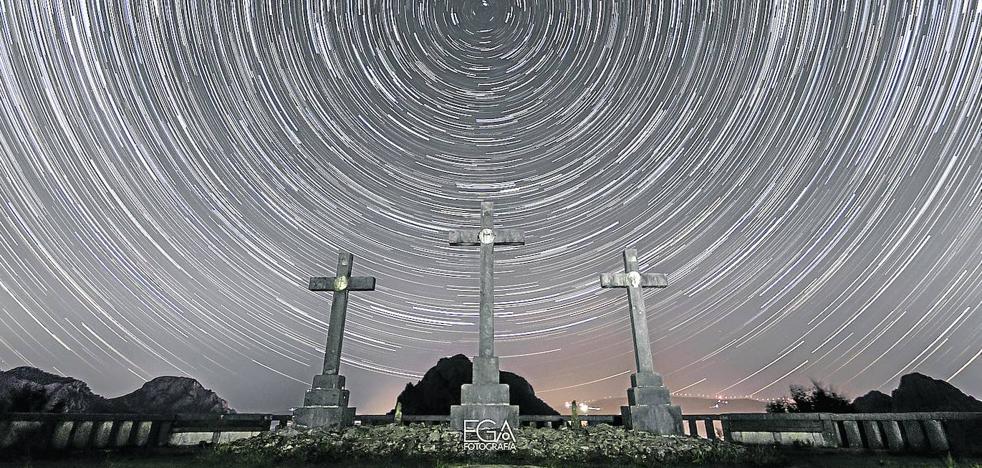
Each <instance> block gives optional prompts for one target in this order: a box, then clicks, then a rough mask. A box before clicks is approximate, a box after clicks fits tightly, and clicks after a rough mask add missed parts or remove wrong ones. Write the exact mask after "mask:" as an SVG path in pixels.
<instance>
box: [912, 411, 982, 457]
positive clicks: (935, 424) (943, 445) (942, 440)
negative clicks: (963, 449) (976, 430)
mask: <svg viewBox="0 0 982 468" xmlns="http://www.w3.org/2000/svg"><path fill="white" fill-rule="evenodd" d="M924 435H925V436H927V442H928V448H930V449H931V450H932V451H935V452H947V451H948V449H949V448H950V447H949V445H948V437H947V436H945V432H944V427H942V426H941V423H940V422H939V421H935V420H933V419H931V420H927V421H924ZM980 438H982V436H980ZM980 443H982V442H980Z"/></svg>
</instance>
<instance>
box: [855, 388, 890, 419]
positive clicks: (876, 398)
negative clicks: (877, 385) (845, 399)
mask: <svg viewBox="0 0 982 468" xmlns="http://www.w3.org/2000/svg"><path fill="white" fill-rule="evenodd" d="M852 406H853V408H855V409H856V412H857V413H889V412H891V411H893V398H891V397H890V395H887V394H886V393H883V392H879V391H876V390H873V391H872V392H869V393H867V394H865V395H863V396H861V397H859V398H856V399H855V400H853V402H852Z"/></svg>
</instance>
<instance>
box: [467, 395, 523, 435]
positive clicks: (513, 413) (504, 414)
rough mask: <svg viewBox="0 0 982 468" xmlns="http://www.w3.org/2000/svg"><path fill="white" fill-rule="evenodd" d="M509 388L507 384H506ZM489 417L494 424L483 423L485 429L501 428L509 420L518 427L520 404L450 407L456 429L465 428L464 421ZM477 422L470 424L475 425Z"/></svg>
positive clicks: (514, 426) (509, 423)
mask: <svg viewBox="0 0 982 468" xmlns="http://www.w3.org/2000/svg"><path fill="white" fill-rule="evenodd" d="M505 387H506V388H507V385H505ZM486 419H489V420H491V421H493V422H494V424H492V425H482V427H483V428H485V429H491V428H500V427H502V426H503V425H504V423H505V422H506V421H507V422H508V425H509V426H510V427H512V428H517V427H518V405H509V404H507V403H506V404H467V403H465V404H462V405H453V406H451V407H450V428H451V429H453V430H455V431H463V430H464V421H478V422H480V421H484V420H486ZM475 424H477V423H471V424H469V427H473V426H474V425H475Z"/></svg>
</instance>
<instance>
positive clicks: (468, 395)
mask: <svg viewBox="0 0 982 468" xmlns="http://www.w3.org/2000/svg"><path fill="white" fill-rule="evenodd" d="M460 402H461V404H464V405H469V404H479V405H507V404H508V403H509V397H508V384H463V385H461V386H460Z"/></svg>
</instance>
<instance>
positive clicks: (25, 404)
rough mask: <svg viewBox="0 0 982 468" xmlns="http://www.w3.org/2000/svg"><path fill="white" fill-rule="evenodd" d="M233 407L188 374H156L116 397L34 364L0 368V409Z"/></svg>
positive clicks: (126, 410) (106, 410) (79, 410)
mask: <svg viewBox="0 0 982 468" xmlns="http://www.w3.org/2000/svg"><path fill="white" fill-rule="evenodd" d="M6 412H24V413H133V414H154V413H161V414H169V413H234V412H235V410H233V409H231V408H229V406H228V403H227V402H226V401H225V400H223V399H222V398H220V397H219V396H218V395H216V394H215V392H213V391H211V390H208V389H206V388H204V387H203V386H202V385H201V384H200V383H199V382H198V381H197V380H195V379H192V378H189V377H169V376H168V377H157V378H155V379H153V380H151V381H149V382H147V383H145V384H143V386H142V387H140V388H139V389H137V390H135V391H133V392H131V393H128V394H126V395H123V396H120V397H117V398H105V397H103V396H101V395H97V394H95V393H93V392H92V390H91V389H90V388H89V386H88V384H86V383H85V382H83V381H81V380H78V379H75V378H72V377H64V376H60V375H55V374H51V373H48V372H45V371H42V370H40V369H37V368H34V367H17V368H15V369H11V370H8V371H4V372H0V413H6Z"/></svg>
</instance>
